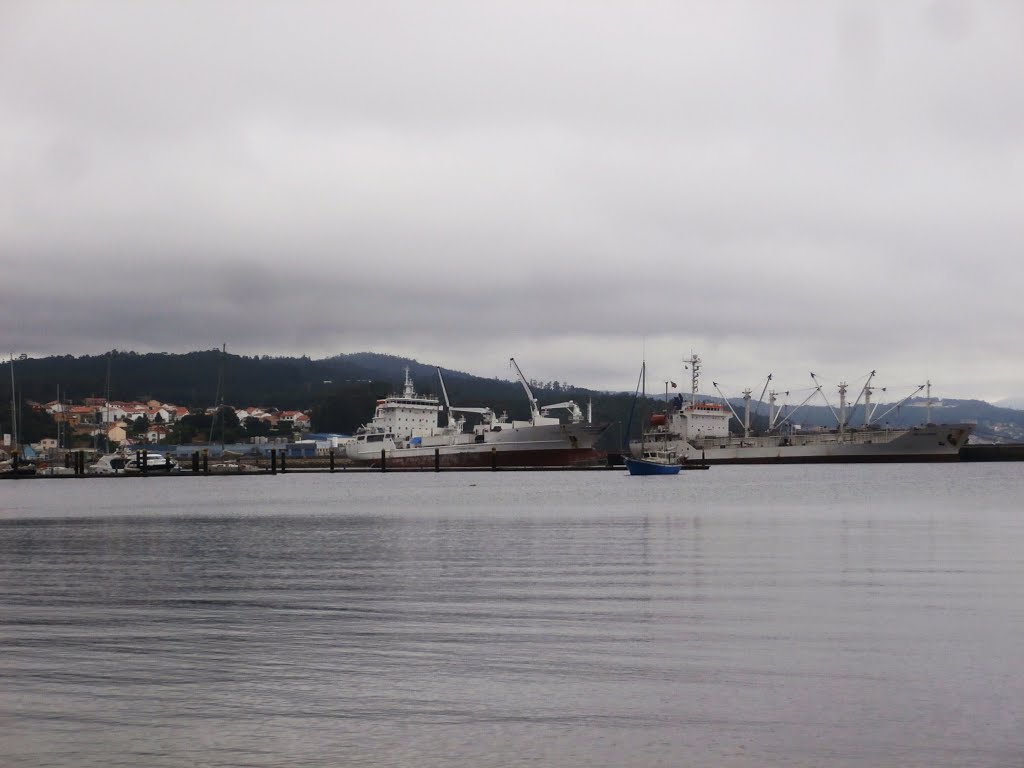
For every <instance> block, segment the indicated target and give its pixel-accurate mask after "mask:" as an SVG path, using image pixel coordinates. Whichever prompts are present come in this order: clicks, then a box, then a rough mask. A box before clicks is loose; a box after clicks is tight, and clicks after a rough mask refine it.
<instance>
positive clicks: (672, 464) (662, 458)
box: [626, 451, 683, 475]
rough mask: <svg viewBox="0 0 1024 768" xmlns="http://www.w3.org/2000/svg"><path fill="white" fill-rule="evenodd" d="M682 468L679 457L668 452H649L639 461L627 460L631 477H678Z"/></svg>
mask: <svg viewBox="0 0 1024 768" xmlns="http://www.w3.org/2000/svg"><path fill="white" fill-rule="evenodd" d="M682 468H683V467H682V465H681V464H680V463H679V459H678V457H676V456H675V454H672V453H668V452H666V451H647V452H645V453H644V454H643V456H642V457H641V458H639V459H634V458H632V457H630V458H628V459H626V469H628V470H629V474H631V475H678V474H679V470H681V469H682Z"/></svg>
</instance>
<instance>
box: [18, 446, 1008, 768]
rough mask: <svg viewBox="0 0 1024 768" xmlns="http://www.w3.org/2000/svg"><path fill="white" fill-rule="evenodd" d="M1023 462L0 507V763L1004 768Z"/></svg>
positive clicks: (490, 477) (186, 490) (267, 487)
mask: <svg viewBox="0 0 1024 768" xmlns="http://www.w3.org/2000/svg"><path fill="white" fill-rule="evenodd" d="M1022 498H1024V464H962V465H923V466H914V465H886V466H852V465H841V466H820V467H735V468H729V467H716V468H713V469H712V470H710V471H708V472H685V473H682V474H681V475H680V476H678V477H667V478H666V477H659V478H630V477H628V476H626V475H624V474H623V473H620V472H617V471H615V472H536V473H532V472H531V473H522V472H505V473H502V472H498V473H490V472H480V473H441V474H433V473H430V472H424V473H403V474H397V473H396V474H387V475H380V474H360V475H356V474H352V473H349V474H345V473H342V472H338V473H336V474H333V475H326V474H322V475H309V476H299V475H296V474H289V475H285V476H281V475H279V476H276V477H269V476H268V477H237V478H235V477H209V478H188V479H186V478H166V477H165V478H161V477H151V478H131V479H126V478H116V479H109V480H107V479H96V480H87V481H82V480H59V481H53V480H51V481H46V480H35V481H9V482H2V483H0V765H2V766H47V768H52V767H54V766H97V767H99V766H103V767H104V768H107V767H109V766H192V765H196V766H349V765H351V766H371V767H376V766H381V767H383V766H417V767H421V766H422V767H427V768H429V767H431V766H484V767H486V766H549V765H550V766H684V765H692V766H865V767H867V766H872V767H878V766H901V767H904V768H905V767H907V766H929V767H930V768H934V767H935V766H958V767H959V766H1022V765H1024V511H1022V506H1024V505H1022V503H1021V502H1022Z"/></svg>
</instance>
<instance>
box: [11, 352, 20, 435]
mask: <svg viewBox="0 0 1024 768" xmlns="http://www.w3.org/2000/svg"><path fill="white" fill-rule="evenodd" d="M11 440H13V441H14V450H15V451H17V450H18V401H17V399H16V398H15V395H14V353H13V352H12V353H11Z"/></svg>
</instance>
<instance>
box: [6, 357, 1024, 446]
mask: <svg viewBox="0 0 1024 768" xmlns="http://www.w3.org/2000/svg"><path fill="white" fill-rule="evenodd" d="M406 366H408V367H409V369H410V373H411V375H412V377H413V380H414V382H415V386H416V389H417V391H418V392H420V393H429V394H434V395H440V386H439V384H438V378H437V371H436V368H435V366H434V365H433V364H432V363H421V362H418V361H416V360H408V359H406V358H401V357H395V356H392V355H382V354H376V353H371V352H359V353H355V354H347V355H337V356H335V357H330V358H326V359H323V360H312V359H310V358H308V357H297V358H296V357H269V356H265V355H264V356H259V355H255V356H252V357H248V356H245V355H234V354H227V355H222V354H221V352H220V351H219V350H215V349H213V350H207V351H202V352H189V353H185V354H170V353H153V354H137V353H135V352H120V351H113V352H110V353H108V354H104V355H86V356H82V357H73V356H71V355H64V356H56V357H45V358H29V359H25V360H15V362H14V373H15V380H16V386H17V389H18V399H19V401H20V402H24V401H30V400H33V401H37V402H48V401H51V400H54V399H56V397H57V392H58V387H59V389H60V394H61V397H62V398H63V399H64V400H66V401H73V402H81V401H82V400H83V399H84V398H87V397H105V396H106V394H107V391H108V387H109V396H110V399H111V400H123V401H132V400H151V399H152V400H159V401H161V402H168V403H174V404H176V405H185V406H189V407H195V408H208V407H211V406H212V405H213V404H214V402H215V399H216V396H217V391H218V380H219V381H220V394H221V399H222V400H223V402H225V403H227V404H229V405H233V406H236V407H245V406H250V405H252V406H259V407H276V408H280V409H286V410H292V409H294V410H306V411H312V414H313V426H314V428H315V429H316V430H318V431H337V432H351V431H352V430H354V429H355V428H357V427H358V426H359V425H360V424H363V423H364V422H366V421H368V420H369V418H370V417H371V416H372V413H373V407H374V402H375V401H376V399H377V398H379V397H383V396H385V395H387V394H390V393H394V392H400V391H401V385H402V381H403V379H404V377H405V368H406ZM442 370H443V373H444V380H445V385H446V387H447V389H448V396H449V398H450V400H451V402H452V404H453V405H466V406H480V405H487V406H490V407H492V408H494V409H495V411H497V412H498V413H501V412H502V411H507V412H508V413H509V414H510V415H511V416H512V417H514V418H520V419H522V418H527V417H528V415H529V407H528V404H527V401H526V397H525V394H524V392H523V389H522V386H521V385H520V384H519V382H518V381H513V380H511V378H510V379H496V378H495V379H488V378H482V377H479V376H473V375H471V374H469V373H465V372H462V371H452V370H448V369H442ZM526 373H527V375H529V371H528V370H527V371H526ZM511 376H512V374H511V373H510V377H511ZM10 382H11V376H10V368H9V363H4V364H3V365H0V423H7V421H8V414H7V411H8V410H9V403H10V401H11V391H10ZM531 385H532V386H533V387H534V390H535V394H536V396H537V399H538V400H539V401H540V403H541V404H542V405H543V404H550V403H555V402H560V401H563V400H575V401H576V402H577V403H579V404H580V407H582V408H583V409H584V410H585V409H586V406H587V403H588V402H592V403H593V411H594V419H595V420H596V421H609V422H612V424H613V427H612V429H611V430H610V432H609V437H608V441H607V442H609V443H610V444H614V445H618V444H619V443H620V442H621V439H622V438H621V435H622V432H623V430H624V429H625V426H626V425H627V423H629V420H630V410H631V407H632V400H633V398H632V393H601V392H594V391H591V390H588V389H584V388H580V387H576V386H572V385H569V384H565V383H560V382H557V381H552V382H537V381H532V382H531ZM708 399H716V398H708ZM732 403H733V406H734V407H735V409H736V411H737V412H738V413H740V414H741V415H742V402H741V401H738V400H733V401H732ZM751 410H752V411H754V412H756V414H757V415H756V416H755V418H753V419H752V421H753V425H754V427H755V428H756V429H758V428H764V426H765V423H766V421H767V419H766V416H767V412H768V408H767V405H766V404H762V405H761V406H760V407H759V408H758V406H757V403H756V401H755V402H754V403H752V404H751ZM885 410H887V408H886V407H885V406H880V410H879V411H876V415H877V414H880V413H882V412H884V411H885ZM924 419H925V410H924V408H923V401H921V400H915V401H912V402H910V403H907V404H906V405H904V406H903V407H901V408H900V409H898V410H896V411H894V412H892V413H891V414H889V415H888V416H887V417H886V418H885V421H886V422H887V423H888V424H889V425H890V426H897V425H910V424H919V423H921V422H923V421H924ZM932 420H933V421H942V422H955V421H964V420H968V421H975V422H977V424H978V434H979V437H989V438H993V439H1005V440H1024V412H1021V411H1015V410H1011V409H1008V408H998V407H996V406H993V405H990V404H989V403H985V402H983V401H979V400H946V401H944V402H943V403H942V404H941V407H936V408H934V409H933V411H932ZM849 421H850V424H851V425H854V426H856V425H859V424H860V423H862V421H863V409H862V408H860V409H858V412H856V413H854V414H851V416H850V419H849ZM793 422H795V423H799V424H801V425H803V426H804V427H805V428H806V427H808V426H812V425H821V426H828V427H832V426H835V419H834V417H833V416H832V414H831V412H830V411H829V409H828V408H827V407H825V406H824V405H811V404H808V406H806V407H805V408H803V409H801V411H800V412H799V413H798V414H797V415H796V417H794V418H793ZM633 423H634V428H633V432H634V433H635V432H636V420H635V419H634V420H633ZM733 427H734V428H736V429H738V427H739V425H738V424H737V423H735V421H734V423H733ZM614 445H612V446H611V447H614Z"/></svg>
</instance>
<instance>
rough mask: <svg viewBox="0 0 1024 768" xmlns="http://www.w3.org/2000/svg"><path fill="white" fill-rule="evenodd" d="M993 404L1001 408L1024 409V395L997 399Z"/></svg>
mask: <svg viewBox="0 0 1024 768" xmlns="http://www.w3.org/2000/svg"><path fill="white" fill-rule="evenodd" d="M992 405H995V406H998V407H999V408H1012V409H1013V410H1015V411H1024V396H1022V397H1004V398H1003V399H1002V400H996V401H995V402H994V403H992Z"/></svg>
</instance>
